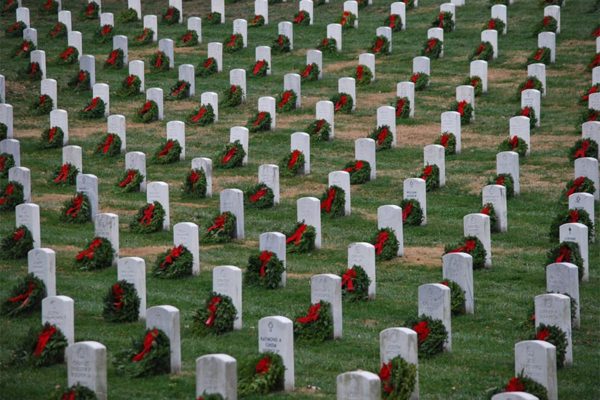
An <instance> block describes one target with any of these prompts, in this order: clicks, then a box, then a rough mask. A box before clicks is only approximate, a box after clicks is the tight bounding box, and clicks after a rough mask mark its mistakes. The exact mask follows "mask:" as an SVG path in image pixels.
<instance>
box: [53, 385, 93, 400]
mask: <svg viewBox="0 0 600 400" xmlns="http://www.w3.org/2000/svg"><path fill="white" fill-rule="evenodd" d="M59 398H60V399H61V400H62V399H76V400H97V399H98V397H97V396H96V393H95V392H94V391H93V390H92V389H90V388H88V387H85V386H83V385H80V384H79V383H78V384H76V385H73V386H70V387H68V388H67V389H66V390H65V391H64V392H63V393H62V394H61V395H60V396H59Z"/></svg>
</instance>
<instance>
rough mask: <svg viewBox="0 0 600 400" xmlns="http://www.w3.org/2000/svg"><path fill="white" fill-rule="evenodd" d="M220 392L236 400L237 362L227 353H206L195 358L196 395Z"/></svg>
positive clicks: (198, 396) (223, 395)
mask: <svg viewBox="0 0 600 400" xmlns="http://www.w3.org/2000/svg"><path fill="white" fill-rule="evenodd" d="M203 394H220V395H221V396H222V397H223V398H224V399H228V400H237V362H236V360H235V358H233V357H231V356H228V355H227V354H207V355H204V356H202V357H198V358H197V359H196V397H197V398H200V397H202V395H203Z"/></svg>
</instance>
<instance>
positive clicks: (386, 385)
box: [379, 356, 417, 400]
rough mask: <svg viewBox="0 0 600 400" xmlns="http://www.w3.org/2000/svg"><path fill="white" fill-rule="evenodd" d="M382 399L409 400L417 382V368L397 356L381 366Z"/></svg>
mask: <svg viewBox="0 0 600 400" xmlns="http://www.w3.org/2000/svg"><path fill="white" fill-rule="evenodd" d="M379 379H380V380H381V397H382V398H383V399H386V400H409V399H410V397H411V395H412V393H413V391H414V390H415V385H416V382H417V367H416V366H415V365H414V364H411V363H409V362H407V361H406V360H404V359H403V358H402V357H400V356H396V357H394V358H392V359H391V360H389V361H388V362H387V363H383V364H382V365H381V369H380V370H379Z"/></svg>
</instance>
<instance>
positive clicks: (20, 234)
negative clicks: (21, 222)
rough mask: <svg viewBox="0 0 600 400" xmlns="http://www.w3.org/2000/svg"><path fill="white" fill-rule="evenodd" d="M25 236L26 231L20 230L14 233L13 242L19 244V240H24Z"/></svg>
mask: <svg viewBox="0 0 600 400" xmlns="http://www.w3.org/2000/svg"><path fill="white" fill-rule="evenodd" d="M24 236H25V229H23V228H19V229H17V230H16V231H15V232H14V233H13V237H12V240H13V242H18V241H19V240H21V239H23V237H24Z"/></svg>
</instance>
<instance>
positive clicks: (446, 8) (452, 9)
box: [440, 3, 456, 30]
mask: <svg viewBox="0 0 600 400" xmlns="http://www.w3.org/2000/svg"><path fill="white" fill-rule="evenodd" d="M444 12H449V13H451V14H452V22H454V23H456V6H455V5H454V4H452V3H442V4H440V13H444ZM453 30H454V29H453Z"/></svg>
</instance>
